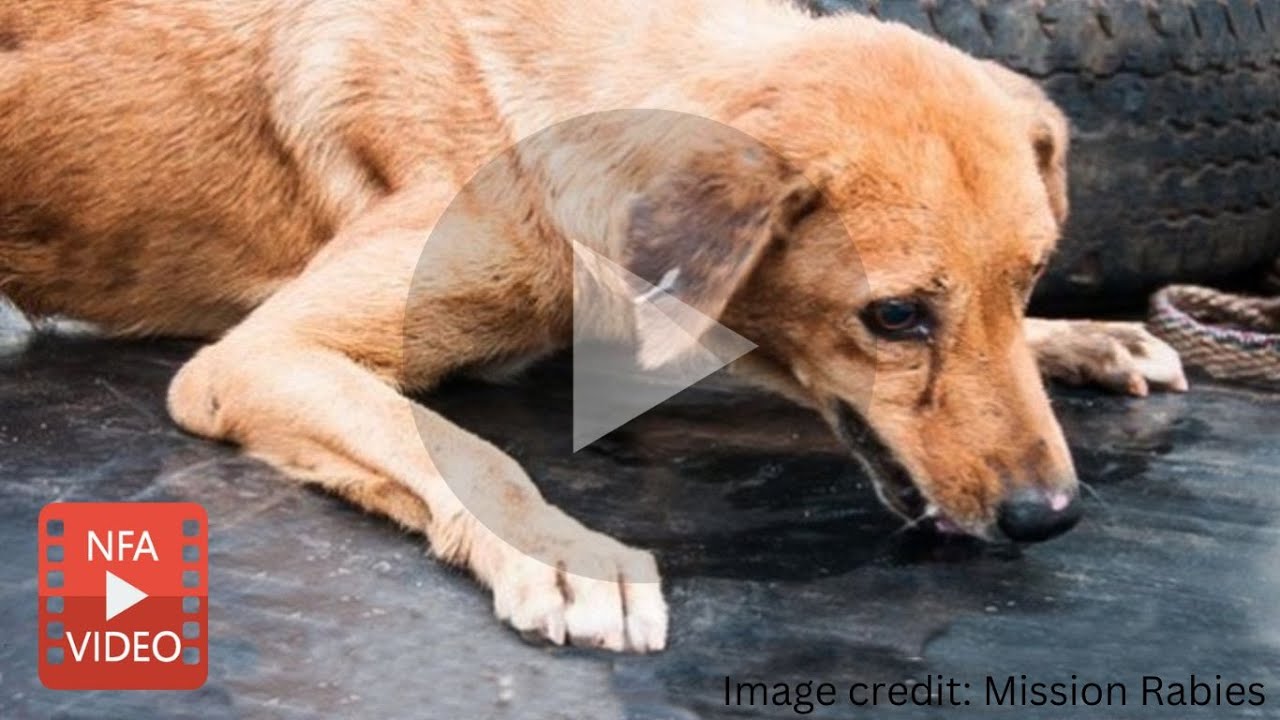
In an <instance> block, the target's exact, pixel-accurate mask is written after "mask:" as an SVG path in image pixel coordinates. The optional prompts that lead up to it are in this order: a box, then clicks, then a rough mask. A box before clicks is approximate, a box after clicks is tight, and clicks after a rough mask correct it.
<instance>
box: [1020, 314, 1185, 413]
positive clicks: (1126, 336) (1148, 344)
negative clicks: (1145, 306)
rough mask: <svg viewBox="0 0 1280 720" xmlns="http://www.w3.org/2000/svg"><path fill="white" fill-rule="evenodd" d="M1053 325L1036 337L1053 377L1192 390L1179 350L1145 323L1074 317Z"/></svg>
mask: <svg viewBox="0 0 1280 720" xmlns="http://www.w3.org/2000/svg"><path fill="white" fill-rule="evenodd" d="M1053 327H1054V330H1053V332H1051V333H1048V334H1046V335H1045V336H1044V337H1041V338H1040V339H1039V340H1038V341H1037V342H1036V343H1035V347H1036V354H1037V359H1038V360H1039V362H1040V367H1041V370H1042V371H1043V372H1044V373H1045V374H1046V375H1048V376H1049V377H1051V378H1054V379H1056V380H1062V381H1064V382H1068V383H1072V384H1077V385H1081V384H1089V383H1092V384H1097V385H1101V386H1103V387H1105V388H1108V389H1110V390H1113V391H1115V392H1121V393H1128V394H1130V395H1138V396H1145V395H1147V394H1148V393H1149V392H1150V391H1151V390H1152V389H1153V388H1154V389H1158V390H1172V391H1174V392H1185V391H1186V390H1187V378H1186V375H1185V374H1184V373H1183V371H1182V360H1181V359H1180V358H1179V357H1178V353H1177V351H1175V350H1174V349H1173V348H1172V347H1170V346H1169V345H1168V344H1167V343H1165V342H1164V341H1163V340H1161V339H1160V338H1157V337H1156V336H1154V335H1152V334H1151V333H1149V332H1147V330H1146V328H1144V327H1143V326H1142V324H1141V323H1136V322H1093V321H1071V322H1062V323H1061V324H1060V325H1059V324H1056V323H1055V324H1054V326H1053Z"/></svg>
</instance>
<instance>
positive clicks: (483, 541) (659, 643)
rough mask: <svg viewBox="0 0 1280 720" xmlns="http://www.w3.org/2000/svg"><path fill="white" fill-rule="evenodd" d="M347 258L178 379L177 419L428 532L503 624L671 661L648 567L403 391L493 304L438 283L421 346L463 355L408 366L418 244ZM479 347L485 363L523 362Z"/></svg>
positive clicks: (291, 292) (439, 365) (400, 243)
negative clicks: (480, 585) (487, 592)
mask: <svg viewBox="0 0 1280 720" xmlns="http://www.w3.org/2000/svg"><path fill="white" fill-rule="evenodd" d="M418 235H420V233H419V234H418ZM335 242H337V241H335ZM338 247H339V248H341V249H340V250H336V251H334V252H333V253H331V254H330V256H329V257H328V259H327V260H326V261H325V262H324V263H323V264H321V265H319V266H318V267H313V268H312V269H310V270H308V271H307V272H306V273H305V274H304V275H302V276H301V277H299V278H298V279H296V280H295V281H294V282H293V283H291V284H290V285H288V286H286V287H285V288H283V289H282V290H281V291H280V292H279V293H278V294H277V295H275V296H273V297H272V298H271V299H270V300H268V301H267V302H266V303H265V304H264V305H263V306H261V307H260V308H258V310H256V311H255V312H254V313H253V314H252V315H251V316H250V317H249V318H248V319H247V320H246V321H245V322H244V323H242V324H241V325H240V326H238V327H237V328H235V329H234V330H232V331H231V332H230V333H229V334H228V335H227V336H226V337H225V338H224V339H222V340H221V341H220V342H218V343H216V344H215V345H212V346H209V347H207V348H205V349H203V350H201V351H200V352H199V353H198V354H197V355H196V356H195V357H194V358H193V359H192V360H191V361H190V362H189V363H188V364H187V365H186V366H184V367H183V368H182V370H181V371H180V372H179V374H178V376H177V377H176V378H175V379H174V381H173V384H172V386H171V388H170V394H169V405H170V411H171V413H172V414H173V417H174V418H175V419H176V420H177V422H178V423H179V424H181V425H182V426H183V427H185V428H187V429H188V430H190V431H192V432H194V433H197V434H200V435H203V436H207V437H211V438H219V439H225V440H231V441H234V442H238V443H240V444H241V445H242V446H244V447H245V448H246V449H247V450H248V451H249V452H251V453H252V454H254V455H256V456H258V457H262V458H265V459H267V460H268V461H270V462H272V463H273V464H275V465H276V466H278V467H280V468H282V469H284V470H285V471H286V472H288V473H290V474H292V475H295V476H298V477H301V478H303V479H306V480H310V481H313V482H318V483H320V484H322V485H324V486H325V487H328V488H331V489H333V490H334V491H336V492H339V493H341V494H342V495H344V496H346V497H348V498H351V499H353V500H354V501H356V502H358V503H359V504H361V505H362V506H364V507H365V508H368V509H370V510H373V511H376V512H380V513H383V514H386V515H389V516H391V517H392V518H394V519H395V520H396V521H398V522H399V523H401V524H403V525H405V526H407V527H410V528H413V529H415V530H420V531H423V532H425V533H426V535H427V537H428V539H429V540H430V542H431V545H432V547H433V549H434V552H435V553H436V554H437V555H438V556H439V557H441V558H442V559H444V560H446V561H448V562H451V563H456V564H458V565H462V566H464V567H467V568H469V569H470V570H472V571H473V572H474V573H475V575H476V576H477V577H478V578H479V579H480V580H481V581H482V582H484V583H486V584H487V585H488V586H490V587H491V588H492V590H493V594H494V607H495V610H496V612H497V614H498V615H499V617H501V618H502V619H504V620H506V621H507V622H509V623H511V625H513V626H514V627H515V628H516V629H517V630H518V631H520V632H521V633H522V634H524V635H526V636H527V637H533V638H537V639H543V640H547V641H550V642H553V643H557V644H559V643H564V642H571V643H574V644H577V645H584V646H593V647H603V648H608V649H612V650H635V651H651V650H658V649H661V648H662V647H663V646H664V644H665V637H666V627H667V611H666V606H665V603H664V601H663V598H662V593H661V588H660V586H659V584H658V574H657V566H656V563H655V562H654V559H653V556H652V555H650V554H649V553H647V552H643V551H639V550H635V549H632V548H628V547H626V546H624V545H622V544H621V543H618V542H617V541H615V540H613V539H611V538H609V537H606V536H604V535H602V534H600V533H596V532H593V531H591V530H588V529H587V528H585V527H583V526H582V525H581V524H579V523H578V522H577V521H575V520H573V519H572V518H570V517H568V516H567V515H565V514H564V513H563V512H561V511H559V510H558V509H556V508H554V507H552V506H551V505H549V504H548V503H547V502H546V501H545V500H544V499H543V498H542V496H541V494H540V493H539V492H538V490H537V488H536V487H534V485H533V484H532V482H531V481H530V480H529V478H528V476H527V475H526V474H525V473H524V471H523V470H522V469H521V468H520V466H519V465H518V464H517V463H516V462H515V461H514V460H512V459H511V458H509V457H508V456H506V455H505V454H504V453H502V452H501V451H500V450H498V449H497V448H495V447H494V446H492V445H490V444H489V443H487V442H485V441H484V440H482V439H480V438H478V437H476V436H474V435H472V434H470V433H468V432H466V431H464V430H462V429H461V428H459V427H457V426H456V425H454V424H452V423H450V422H449V421H447V420H446V419H444V418H443V417H441V416H440V415H438V414H436V413H434V412H432V411H431V410H429V409H427V408H425V407H422V406H421V405H419V404H416V403H413V402H411V401H410V400H408V399H407V398H405V397H404V396H402V395H401V394H400V393H399V392H398V391H397V389H396V386H397V385H400V384H403V383H405V382H407V380H406V378H407V377H409V376H410V375H413V376H414V377H418V378H428V379H430V378H434V377H438V376H439V375H440V374H443V373H444V372H447V371H448V370H450V369H451V367H450V365H452V364H457V363H462V362H467V361H469V360H471V359H474V358H469V357H468V356H467V351H466V349H465V347H466V346H467V343H466V333H468V332H472V333H474V332H480V330H477V329H476V327H481V326H490V327H491V326H492V323H486V322H484V319H483V318H481V317H478V316H476V315H475V314H474V313H477V312H480V313H482V312H484V311H485V308H484V307H482V306H474V305H473V306H472V307H470V308H469V310H470V312H466V311H467V310H468V302H467V298H466V295H465V293H466V292H467V290H466V289H465V288H464V289H459V288H458V287H456V283H454V284H451V283H452V281H451V280H450V279H448V278H444V279H441V280H440V281H439V282H438V283H431V285H432V287H433V288H434V289H433V290H431V291H429V292H428V295H429V294H430V292H444V293H448V297H447V300H448V302H442V303H440V306H441V307H440V309H439V310H433V309H432V308H431V307H428V308H427V312H425V313H424V314H423V315H424V316H423V317H420V318H416V319H415V320H414V323H416V324H415V325H414V328H415V333H414V335H415V337H417V336H425V337H427V338H428V339H429V340H430V341H432V342H437V343H449V344H451V345H458V346H460V347H459V348H457V349H449V348H440V347H437V348H434V349H431V351H429V352H425V351H424V352H421V353H414V355H415V356H416V357H414V358H413V360H412V362H410V361H406V360H405V356H406V348H405V332H404V327H405V317H406V308H405V305H406V303H407V301H408V297H409V289H410V284H411V278H412V274H413V271H414V267H415V265H416V263H417V262H418V260H419V257H418V251H417V250H416V249H414V244H413V242H412V241H409V240H406V239H405V238H404V237H402V236H401V237H397V236H394V235H388V236H385V237H375V238H366V239H362V240H361V241H360V242H358V243H352V242H343V243H339V244H338ZM429 260H430V259H429V258H428V261H429ZM486 279H488V276H486ZM490 284H491V283H490ZM436 285H439V288H436V287H435V286H436ZM481 285H483V284H481ZM420 300H425V301H426V302H428V303H429V302H430V298H429V297H428V298H425V299H421V298H420ZM490 307H492V304H491V306H490ZM450 308H452V314H449V313H450ZM415 317H416V316H415ZM517 324H518V323H517ZM501 335H504V336H515V335H519V332H518V330H517V329H514V328H510V327H508V328H507V329H505V330H503V331H502V332H501ZM494 342H497V341H496V340H494ZM480 345H485V343H480V344H477V343H472V347H474V348H475V350H474V351H473V353H480V352H481V351H482V350H483V351H486V352H487V351H493V350H498V351H504V350H505V351H512V350H514V348H502V347H497V348H495V347H493V346H492V344H491V343H490V344H488V345H486V346H485V347H483V348H481V347H480ZM410 365H413V366H414V367H412V368H411V367H410Z"/></svg>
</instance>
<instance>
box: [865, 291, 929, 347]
mask: <svg viewBox="0 0 1280 720" xmlns="http://www.w3.org/2000/svg"><path fill="white" fill-rule="evenodd" d="M862 322H863V323H865V324H866V326H867V328H868V329H870V330H871V332H873V333H875V334H876V335H879V336H880V337H882V338H885V339H886V340H924V339H926V338H928V337H929V330H930V327H929V324H930V323H929V309H928V308H927V307H926V306H925V304H924V303H922V302H920V301H919V300H912V299H910V298H889V299H887V300H877V301H875V302H873V303H871V304H870V305H868V306H867V307H866V309H865V310H863V311H862Z"/></svg>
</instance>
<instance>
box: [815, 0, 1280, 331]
mask: <svg viewBox="0 0 1280 720" xmlns="http://www.w3.org/2000/svg"><path fill="white" fill-rule="evenodd" d="M809 4H810V6H811V7H812V8H813V9H814V10H815V11H816V12H818V13H819V14H825V13H834V12H842V11H855V12H863V13H869V14H872V15H875V16H877V17H879V18H882V19H885V20H895V21H898V22H902V23H905V24H907V25H909V26H911V27H913V28H915V29H917V30H920V31H923V32H925V33H927V34H929V35H932V36H934V37H938V38H940V39H943V40H945V41H947V42H949V43H951V44H953V45H955V46H957V47H959V48H961V49H963V50H965V51H967V52H970V53H972V54H974V55H977V56H979V57H983V58H990V59H992V60H996V61H999V62H1001V63H1003V64H1004V65H1006V66H1008V67H1010V68H1012V69H1014V70H1017V71H1018V72H1021V73H1023V74H1025V75H1028V76H1031V77H1033V78H1035V79H1037V80H1038V81H1039V82H1040V84H1041V86H1042V87H1044V89H1045V90H1046V91H1047V92H1048V93H1049V95H1050V96H1051V97H1052V98H1053V99H1054V100H1055V101H1057V102H1058V104H1059V105H1060V106H1061V107H1062V108H1063V110H1064V111H1065V112H1066V113H1067V114H1068V115H1069V116H1070V118H1071V122H1072V142H1073V146H1072V156H1071V165H1070V171H1071V176H1070V177H1071V181H1070V182H1071V203H1072V212H1071V219H1070V220H1069V222H1068V224H1067V228H1066V232H1065V235H1064V239H1063V243H1062V246H1061V250H1060V252H1059V254H1058V257H1057V258H1056V260H1055V262H1054V264H1053V266H1052V267H1051V268H1050V271H1049V273H1048V274H1047V276H1046V278H1045V280H1044V282H1043V283H1041V286H1040V288H1039V290H1038V291H1037V299H1038V300H1039V301H1040V304H1041V305H1045V304H1048V305H1056V306H1059V307H1061V306H1063V305H1072V306H1075V307H1081V308H1083V307H1085V306H1088V305H1093V306H1095V307H1096V306H1098V305H1100V304H1102V303H1103V302H1106V303H1108V304H1111V303H1115V302H1120V301H1123V300H1125V299H1129V300H1132V299H1135V298H1137V297H1140V296H1142V295H1144V294H1145V293H1147V292H1148V291H1150V290H1151V289H1153V288H1154V287H1156V286H1158V285H1162V284H1165V283H1169V282H1182V281H1192V282H1201V283H1212V282H1222V281H1229V280H1231V279H1233V278H1241V277H1247V276H1249V274H1250V273H1253V272H1255V271H1259V272H1260V270H1261V268H1263V267H1264V266H1266V265H1267V264H1268V263H1269V262H1270V261H1272V260H1274V259H1275V258H1276V257H1277V255H1280V0H1159V2H1144V1H1143V0H1092V1H1091V2H1084V0H811V1H810V3H809Z"/></svg>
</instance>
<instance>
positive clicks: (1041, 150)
mask: <svg viewBox="0 0 1280 720" xmlns="http://www.w3.org/2000/svg"><path fill="white" fill-rule="evenodd" d="M983 65H984V66H985V67H986V70H987V73H988V74H989V75H990V76H991V77H992V79H994V80H995V81H996V83H997V84H999V85H1000V87H1001V88H1002V89H1004V91H1005V92H1006V93H1008V94H1009V95H1011V96H1012V97H1014V98H1015V99H1017V100H1018V101H1019V102H1021V103H1022V104H1023V107H1025V108H1026V109H1027V111H1028V112H1027V114H1028V117H1029V123H1030V127H1029V129H1028V135H1029V137H1030V142H1031V146H1032V148H1034V149H1035V152H1036V162H1037V163H1039V168H1040V177H1041V178H1042V179H1043V180H1044V186H1045V190H1046V191H1047V192H1048V194H1049V204H1050V206H1051V207H1052V208H1053V214H1054V217H1055V218H1057V220H1058V224H1059V225H1061V224H1062V223H1064V222H1066V219H1067V205H1068V203H1067V149H1068V146H1069V144H1070V137H1071V133H1070V126H1069V124H1068V122H1067V116H1066V115H1064V114H1063V113H1062V110H1060V109H1058V106H1057V105H1055V104H1054V103H1053V101H1052V100H1050V99H1049V97H1048V96H1047V95H1045V94H1044V91H1043V90H1041V89H1040V86H1039V85H1037V84H1036V83H1035V81H1033V80H1031V79H1030V78H1027V77H1024V76H1022V75H1019V74H1018V73H1016V72H1014V71H1012V70H1009V69H1008V68H1006V67H1004V66H1002V65H999V64H998V63H995V62H991V61H989V60H988V61H984V62H983Z"/></svg>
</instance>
